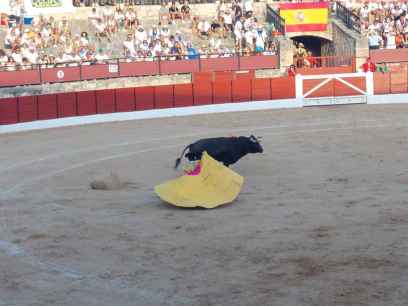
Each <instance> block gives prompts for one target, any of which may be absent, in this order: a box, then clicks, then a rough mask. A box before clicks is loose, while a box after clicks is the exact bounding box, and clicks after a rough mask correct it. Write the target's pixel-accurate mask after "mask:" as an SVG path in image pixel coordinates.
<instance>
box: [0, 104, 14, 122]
mask: <svg viewBox="0 0 408 306" xmlns="http://www.w3.org/2000/svg"><path fill="white" fill-rule="evenodd" d="M17 122H18V108H17V98H7V99H2V100H1V101H0V124H12V123H17Z"/></svg>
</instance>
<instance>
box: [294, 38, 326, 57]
mask: <svg viewBox="0 0 408 306" xmlns="http://www.w3.org/2000/svg"><path fill="white" fill-rule="evenodd" d="M292 40H293V41H294V43H295V44H296V45H298V44H299V43H302V44H303V45H304V47H305V49H306V50H307V51H311V52H312V54H313V56H327V55H329V54H323V51H322V50H323V46H324V45H326V44H328V43H330V41H329V40H327V39H324V38H321V37H316V36H296V37H293V38H292Z"/></svg>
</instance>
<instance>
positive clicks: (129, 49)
mask: <svg viewBox="0 0 408 306" xmlns="http://www.w3.org/2000/svg"><path fill="white" fill-rule="evenodd" d="M123 48H124V53H125V56H126V57H136V49H135V42H134V40H133V38H132V34H128V36H127V38H126V40H125V41H124V42H123Z"/></svg>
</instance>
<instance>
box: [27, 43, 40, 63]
mask: <svg viewBox="0 0 408 306" xmlns="http://www.w3.org/2000/svg"><path fill="white" fill-rule="evenodd" d="M24 57H26V58H27V59H28V61H29V62H30V63H31V64H38V58H39V56H38V53H37V51H36V50H35V48H34V47H30V48H28V50H27V51H26V52H25V53H24Z"/></svg>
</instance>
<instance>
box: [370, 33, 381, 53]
mask: <svg viewBox="0 0 408 306" xmlns="http://www.w3.org/2000/svg"><path fill="white" fill-rule="evenodd" d="M381 43H382V38H381V36H380V35H379V34H378V33H377V31H375V30H373V31H371V32H370V33H369V34H368V47H369V49H370V50H376V49H380V46H381Z"/></svg>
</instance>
